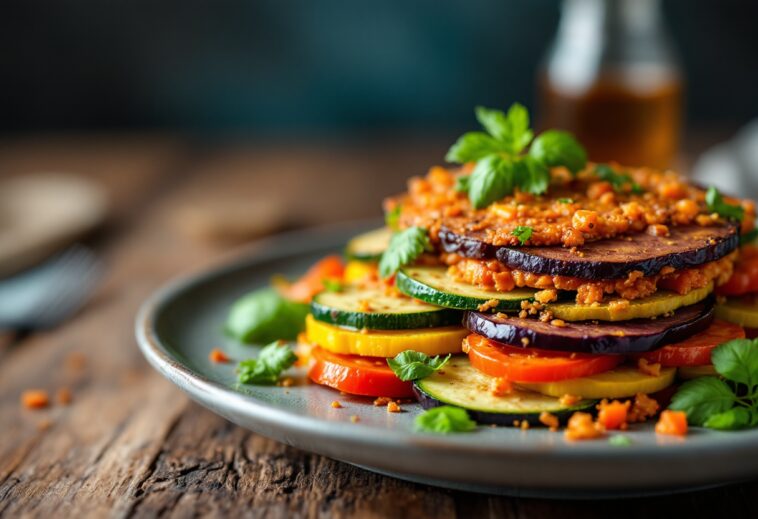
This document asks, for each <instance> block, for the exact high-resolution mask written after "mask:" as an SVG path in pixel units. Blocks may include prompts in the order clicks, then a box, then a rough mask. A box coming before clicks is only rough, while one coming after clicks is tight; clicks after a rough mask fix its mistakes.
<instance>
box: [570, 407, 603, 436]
mask: <svg viewBox="0 0 758 519" xmlns="http://www.w3.org/2000/svg"><path fill="white" fill-rule="evenodd" d="M564 435H565V437H566V439H567V440H569V441H578V440H593V439H595V438H600V437H602V436H604V435H605V427H603V425H602V424H600V423H597V422H595V421H593V420H592V415H591V414H589V413H582V412H576V413H574V414H572V415H571V418H569V421H568V425H567V426H566V430H565V432H564Z"/></svg>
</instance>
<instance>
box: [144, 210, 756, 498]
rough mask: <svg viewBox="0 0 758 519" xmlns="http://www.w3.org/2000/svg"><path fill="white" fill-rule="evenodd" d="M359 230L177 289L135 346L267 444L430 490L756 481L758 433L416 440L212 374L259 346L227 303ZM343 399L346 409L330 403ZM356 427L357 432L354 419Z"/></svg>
mask: <svg viewBox="0 0 758 519" xmlns="http://www.w3.org/2000/svg"><path fill="white" fill-rule="evenodd" d="M362 230H366V226H365V225H364V226H362V227H361V226H342V227H338V228H335V227H332V228H329V229H321V230H315V231H308V232H299V233H291V234H286V235H281V236H279V237H276V238H273V239H270V240H267V241H265V242H261V243H259V244H257V245H256V246H255V247H254V248H253V249H251V251H250V252H249V253H248V254H246V255H244V256H243V257H241V258H240V259H238V260H237V261H235V262H233V263H230V264H228V265H225V266H222V267H220V268H217V269H214V270H211V271H208V272H203V273H200V274H197V275H195V276H192V277H189V278H186V279H182V280H179V281H176V282H174V283H172V284H170V285H169V286H167V287H166V288H164V289H162V290H160V291H159V292H157V293H156V294H154V295H153V296H152V297H151V298H150V299H149V300H148V301H147V302H145V304H144V305H143V307H142V308H141V310H140V312H139V315H138V318H137V325H136V333H137V339H138V341H139V345H140V348H141V349H142V351H143V353H144V355H145V357H147V359H148V361H149V362H150V363H151V364H152V365H153V366H154V367H155V368H156V369H157V370H158V371H159V372H160V373H161V374H162V375H163V376H165V377H166V378H168V379H169V380H170V381H171V382H173V383H174V384H176V385H177V386H178V387H179V388H180V389H181V390H182V391H184V392H186V393H187V394H188V395H189V396H190V397H192V398H193V399H194V400H196V401H197V402H199V403H200V404H202V405H204V406H205V407H207V408H209V409H211V410H212V411H214V412H216V413H218V414H220V415H221V416H223V417H225V418H227V419H229V420H231V421H232V422H234V423H237V424H239V425H241V426H243V427H246V428H249V429H251V430H253V431H255V432H257V433H260V434H262V435H264V436H267V437H269V438H273V439H275V440H278V441H281V442H284V443H287V444H289V445H292V446H295V447H298V448H300V449H305V450H307V451H312V452H316V453H319V454H323V455H325V456H329V457H331V458H335V459H338V460H342V461H345V462H348V463H352V464H355V465H360V466H362V467H365V468H367V469H369V470H374V471H376V472H381V473H385V474H390V475H393V476H396V477H399V478H404V479H408V480H412V481H419V482H425V483H430V484H434V485H440V486H447V487H453V488H461V489H466V490H478V491H485V492H497V493H507V494H516V495H539V496H543V497H544V496H553V497H564V498H565V497H587V496H593V497H599V496H615V495H628V494H638V495H639V494H651V493H665V492H672V491H682V490H692V489H695V488H701V487H705V486H712V485H718V484H724V483H727V482H731V481H737V480H741V479H746V478H751V477H755V476H758V430H748V431H739V432H715V431H702V430H695V431H693V432H692V433H691V434H690V435H689V436H688V437H687V438H684V439H682V438H676V437H662V436H656V435H655V434H654V433H653V432H652V430H651V427H650V426H649V425H647V426H639V427H637V426H635V427H634V428H633V429H632V430H630V431H628V432H626V433H625V434H626V435H627V436H628V437H629V438H630V440H631V445H630V446H627V447H617V446H613V445H610V444H609V443H608V442H607V441H605V440H598V441H585V442H576V443H571V442H567V441H565V440H564V438H563V434H562V433H554V432H550V431H548V430H545V429H532V430H529V431H521V430H518V429H512V428H492V427H480V428H479V429H478V430H477V431H476V432H473V433H468V434H457V435H450V436H436V435H431V434H422V433H417V432H414V431H413V419H414V417H415V416H416V415H417V414H418V413H419V412H420V409H419V407H418V406H417V405H416V404H407V405H404V406H403V408H404V409H405V412H403V413H400V414H389V413H387V412H386V410H385V408H383V407H374V406H373V405H372V401H371V400H370V399H363V398H358V397H349V396H344V395H340V394H339V393H338V392H336V391H333V390H330V389H328V388H324V387H320V386H316V385H312V384H308V383H307V382H306V379H305V376H304V372H303V371H297V370H293V371H292V373H291V375H292V376H293V377H294V378H295V380H296V381H297V383H296V384H295V385H294V386H293V387H289V388H283V387H262V386H241V385H238V384H237V383H236V380H235V374H234V365H233V364H226V365H224V364H213V363H211V362H210V361H209V360H208V353H209V351H210V350H211V349H212V348H214V347H221V348H223V349H224V350H226V351H227V352H228V353H229V354H230V356H231V357H233V358H235V359H244V358H249V357H253V356H255V355H256V353H257V348H256V347H251V346H245V345H242V344H238V343H237V342H235V341H234V340H232V339H230V338H228V337H226V336H225V335H224V334H223V332H222V326H223V323H224V320H225V317H226V314H227V311H228V310H229V307H230V305H231V304H232V302H233V301H234V300H235V299H237V298H238V297H240V296H241V295H243V294H244V293H246V292H248V291H250V290H253V289H256V288H259V287H262V286H265V285H267V284H268V281H269V279H270V278H271V276H272V275H274V274H277V273H282V274H285V275H291V276H295V275H297V274H299V273H301V272H302V271H303V270H304V269H306V268H307V266H308V265H310V264H311V263H313V262H314V261H315V260H317V259H318V258H320V257H322V256H324V255H326V254H328V253H333V252H335V251H340V250H341V249H342V247H343V246H344V244H345V242H346V241H347V239H348V238H349V237H350V236H351V235H354V234H356V233H357V232H360V231H362ZM334 400H339V401H340V402H341V403H342V405H343V407H342V408H341V409H334V408H332V407H331V406H330V403H331V402H332V401H334ZM353 415H355V416H357V417H358V421H357V422H356V423H353V422H352V421H351V416H353Z"/></svg>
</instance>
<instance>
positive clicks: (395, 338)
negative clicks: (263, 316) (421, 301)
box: [305, 315, 469, 357]
mask: <svg viewBox="0 0 758 519" xmlns="http://www.w3.org/2000/svg"><path fill="white" fill-rule="evenodd" d="M468 334H469V331H468V330H467V329H465V328H463V327H461V326H445V327H444V328H424V329H419V330H361V331H357V330H351V329H349V328H341V327H339V326H334V325H333V324H326V323H322V322H321V321H317V320H316V319H314V318H313V316H312V315H308V316H307V317H306V318H305V336H306V339H307V341H308V342H309V343H311V344H317V345H319V346H321V347H322V348H323V349H325V350H328V351H331V352H333V353H341V354H345V355H362V356H366V357H394V356H395V355H397V354H398V353H401V352H403V351H405V350H416V351H420V352H421V353H426V354H427V355H445V354H448V353H460V351H461V345H462V343H463V338H464V337H466V335H468Z"/></svg>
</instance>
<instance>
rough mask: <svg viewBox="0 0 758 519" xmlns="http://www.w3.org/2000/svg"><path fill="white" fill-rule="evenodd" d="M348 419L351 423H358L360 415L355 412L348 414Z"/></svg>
mask: <svg viewBox="0 0 758 519" xmlns="http://www.w3.org/2000/svg"><path fill="white" fill-rule="evenodd" d="M350 421H351V422H353V423H358V422H359V421H360V417H359V416H358V415H357V414H354V415H350Z"/></svg>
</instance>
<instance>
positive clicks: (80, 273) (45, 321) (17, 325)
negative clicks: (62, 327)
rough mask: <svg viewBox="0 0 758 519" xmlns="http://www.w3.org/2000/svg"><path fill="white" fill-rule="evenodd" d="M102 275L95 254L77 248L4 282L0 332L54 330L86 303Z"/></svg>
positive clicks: (0, 289) (1, 282)
mask: <svg viewBox="0 0 758 519" xmlns="http://www.w3.org/2000/svg"><path fill="white" fill-rule="evenodd" d="M102 271H103V268H102V263H101V262H100V260H99V259H98V258H97V257H96V256H95V254H94V253H93V252H92V251H90V250H89V249H87V248H85V247H83V246H80V245H76V246H74V247H71V248H69V249H67V250H66V251H64V252H62V253H61V254H59V255H57V256H55V257H53V258H52V259H50V260H49V261H47V262H46V263H44V264H42V265H40V266H38V267H35V268H33V269H32V270H29V271H26V272H23V273H21V274H18V275H16V276H13V277H11V278H8V279H4V280H0V329H11V330H41V329H48V328H52V327H54V326H55V325H57V324H58V323H60V322H62V321H63V320H65V319H66V318H68V317H70V316H71V315H73V314H74V312H76V311H77V310H78V309H79V308H80V307H81V306H82V305H83V304H84V303H85V302H86V300H87V298H88V297H89V295H90V294H91V292H92V290H93V289H94V288H95V285H96V284H97V282H98V280H99V279H100V277H101V275H102Z"/></svg>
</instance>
